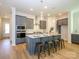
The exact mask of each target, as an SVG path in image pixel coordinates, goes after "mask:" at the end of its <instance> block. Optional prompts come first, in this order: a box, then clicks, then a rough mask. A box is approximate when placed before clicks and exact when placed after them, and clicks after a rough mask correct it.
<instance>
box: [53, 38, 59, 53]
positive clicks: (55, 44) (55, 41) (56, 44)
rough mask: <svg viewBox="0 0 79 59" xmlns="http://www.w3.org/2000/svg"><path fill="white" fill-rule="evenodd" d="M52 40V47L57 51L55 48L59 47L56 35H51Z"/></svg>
mask: <svg viewBox="0 0 79 59" xmlns="http://www.w3.org/2000/svg"><path fill="white" fill-rule="evenodd" d="M52 42H54V49H55V52H57V50H59V49H60V41H59V40H58V37H57V36H53V40H52Z"/></svg>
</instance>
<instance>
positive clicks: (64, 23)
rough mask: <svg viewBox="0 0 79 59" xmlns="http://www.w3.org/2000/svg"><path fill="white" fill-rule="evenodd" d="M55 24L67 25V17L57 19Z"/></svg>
mask: <svg viewBox="0 0 79 59" xmlns="http://www.w3.org/2000/svg"><path fill="white" fill-rule="evenodd" d="M57 24H58V25H68V18H64V19H60V20H58V21H57Z"/></svg>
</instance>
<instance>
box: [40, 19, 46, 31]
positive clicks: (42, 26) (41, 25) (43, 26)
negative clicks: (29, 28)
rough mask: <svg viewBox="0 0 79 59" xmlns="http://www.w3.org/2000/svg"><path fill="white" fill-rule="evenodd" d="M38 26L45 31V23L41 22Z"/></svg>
mask: <svg viewBox="0 0 79 59" xmlns="http://www.w3.org/2000/svg"><path fill="white" fill-rule="evenodd" d="M39 26H40V29H46V21H44V20H41V21H40V25H39Z"/></svg>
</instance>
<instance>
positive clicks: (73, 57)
mask: <svg viewBox="0 0 79 59" xmlns="http://www.w3.org/2000/svg"><path fill="white" fill-rule="evenodd" d="M0 59H38V58H37V56H30V55H29V54H28V52H27V51H26V44H19V45H17V46H15V47H12V46H11V44H10V41H9V40H8V39H7V40H1V41H0ZM41 59H79V45H76V44H68V43H66V48H65V49H62V50H60V51H58V52H57V53H54V54H51V55H50V56H48V55H46V57H44V56H42V57H41Z"/></svg>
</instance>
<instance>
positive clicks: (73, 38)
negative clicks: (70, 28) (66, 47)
mask: <svg viewBox="0 0 79 59" xmlns="http://www.w3.org/2000/svg"><path fill="white" fill-rule="evenodd" d="M71 41H72V43H79V34H72V35H71Z"/></svg>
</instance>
